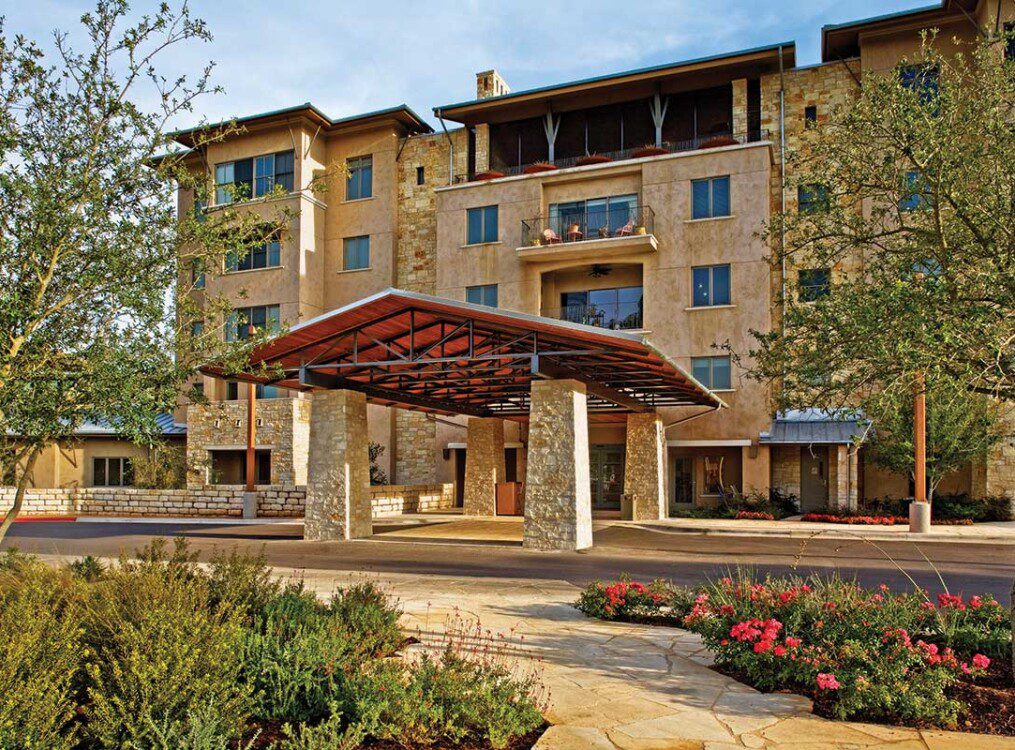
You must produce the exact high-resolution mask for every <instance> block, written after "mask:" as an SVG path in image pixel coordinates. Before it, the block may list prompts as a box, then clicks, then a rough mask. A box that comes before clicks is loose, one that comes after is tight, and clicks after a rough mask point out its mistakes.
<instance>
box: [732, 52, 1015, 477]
mask: <svg viewBox="0 0 1015 750" xmlns="http://www.w3.org/2000/svg"><path fill="white" fill-rule="evenodd" d="M935 41H936V40H935V37H934V35H933V34H928V35H925V36H924V39H923V43H922V45H921V48H920V50H919V53H918V54H917V55H916V56H915V57H914V58H913V59H910V60H904V61H902V62H901V63H900V64H899V66H898V67H897V68H896V69H895V70H894V71H893V72H892V73H891V74H889V75H883V74H873V73H868V74H865V75H864V78H863V80H862V84H861V87H860V89H859V91H858V94H857V97H856V99H855V101H854V102H852V103H851V104H850V105H848V106H846V107H843V108H841V109H840V110H839V111H837V112H834V113H833V114H832V116H831V118H830V121H829V122H828V123H827V124H822V125H820V126H816V127H811V128H808V129H807V130H806V131H805V132H804V133H803V135H802V137H801V145H800V147H799V148H797V149H796V150H795V151H794V152H792V153H790V154H788V164H789V167H788V168H787V174H789V175H792V178H791V179H789V192H790V194H798V195H800V196H803V198H804V199H806V200H805V201H804V202H802V204H801V205H800V206H799V207H798V208H797V209H795V210H792V211H787V212H785V213H783V214H780V215H777V216H775V217H774V219H773V220H772V221H771V222H770V225H769V226H768V227H766V236H767V238H768V240H769V241H770V244H771V245H772V246H773V247H774V248H775V252H774V254H773V257H772V262H773V264H774V267H775V268H776V269H781V268H786V269H787V273H786V285H785V293H784V295H783V296H782V298H781V299H780V300H779V301H780V303H781V312H782V315H781V319H782V325H781V326H776V327H775V328H774V330H772V331H768V332H759V331H753V332H752V333H753V334H754V337H755V342H756V346H754V347H753V348H752V350H751V351H750V352H749V356H748V357H745V358H743V362H742V364H743V365H744V366H745V368H746V369H747V370H748V374H749V375H750V376H751V377H754V378H756V379H759V380H762V381H765V382H769V383H771V384H772V385H773V394H774V400H775V401H776V402H777V406H778V407H779V408H794V407H796V408H799V407H818V408H824V409H826V410H829V411H836V410H839V409H843V408H845V409H849V408H856V407H860V408H861V409H862V411H863V412H864V413H865V415H866V416H867V417H868V418H870V419H871V420H872V422H873V429H874V431H875V433H876V434H877V435H878V436H879V438H878V456H879V458H880V460H881V461H882V462H884V463H885V464H886V465H888V466H890V468H894V469H896V470H899V471H904V472H905V473H911V471H912V467H913V465H914V460H913V456H912V442H911V441H912V438H911V431H912V405H911V402H912V398H913V393H914V389H915V388H917V387H918V383H919V378H920V375H921V374H922V375H923V376H924V377H925V378H926V382H927V383H929V384H932V387H933V391H932V392H931V393H930V395H929V397H928V410H929V429H930V432H931V438H930V453H929V462H930V464H929V468H930V471H931V472H932V475H933V476H934V477H935V479H933V480H932V481H933V484H934V485H935V486H936V484H937V482H939V481H940V478H941V476H942V475H943V474H944V473H947V471H948V470H949V469H950V468H954V467H956V466H957V465H958V464H960V463H962V462H963V461H965V460H969V459H971V458H974V457H978V456H982V455H984V453H985V452H986V448H988V447H989V446H990V445H993V444H994V443H995V442H996V441H997V439H998V434H999V428H998V423H997V419H998V412H999V409H998V406H997V404H996V403H993V404H992V403H990V400H991V399H993V400H996V401H998V402H1004V401H1010V400H1012V399H1015V223H1013V222H1012V216H1013V215H1015V129H1013V128H1012V126H1011V123H1012V122H1013V119H1015V62H1012V61H1010V60H1005V59H1004V56H1003V54H1002V47H1003V43H1004V39H1003V38H999V37H998V35H996V34H995V35H991V34H986V35H985V37H984V38H983V39H981V40H979V41H977V42H976V43H971V44H968V45H966V46H965V47H964V48H963V47H962V46H961V45H960V48H959V51H958V53H957V54H954V53H950V54H942V53H941V52H940V51H939V49H938V48H937V47H936V46H935ZM935 398H941V399H942V402H941V403H939V404H934V403H933V402H934V399H935ZM985 399H986V400H985Z"/></svg>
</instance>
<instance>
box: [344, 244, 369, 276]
mask: <svg viewBox="0 0 1015 750" xmlns="http://www.w3.org/2000/svg"><path fill="white" fill-rule="evenodd" d="M367 268H370V237H368V236H364V237H346V238H345V240H343V247H342V270H343V271H362V270H364V269H367Z"/></svg>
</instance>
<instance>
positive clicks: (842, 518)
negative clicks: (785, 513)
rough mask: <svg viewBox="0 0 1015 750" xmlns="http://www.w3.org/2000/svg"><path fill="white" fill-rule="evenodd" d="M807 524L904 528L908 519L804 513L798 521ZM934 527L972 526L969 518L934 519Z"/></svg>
mask: <svg viewBox="0 0 1015 750" xmlns="http://www.w3.org/2000/svg"><path fill="white" fill-rule="evenodd" d="M800 520H801V521H807V522H809V523H842V524H855V525H858V526H905V525H907V524H908V523H909V519H908V518H906V517H905V516H850V515H842V514H838V513H805V514H804V516H803V517H802V518H801V519H800ZM931 524H933V525H934V526H972V525H973V521H972V519H969V518H934V519H932V520H931Z"/></svg>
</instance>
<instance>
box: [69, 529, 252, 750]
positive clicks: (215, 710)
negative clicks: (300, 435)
mask: <svg viewBox="0 0 1015 750" xmlns="http://www.w3.org/2000/svg"><path fill="white" fill-rule="evenodd" d="M164 551H165V547H164V545H161V544H159V545H153V546H152V547H151V548H148V549H146V550H143V551H142V552H141V553H140V560H139V561H138V562H130V563H123V564H121V565H120V566H118V567H116V568H114V569H113V570H110V571H108V572H107V573H106V575H105V577H104V578H103V580H101V581H99V582H98V583H95V584H92V593H91V596H90V597H89V604H88V608H87V611H86V612H85V617H84V628H85V638H84V640H85V647H86V649H87V665H86V670H87V679H86V681H85V688H86V691H87V701H88V704H87V706H86V716H87V722H86V724H85V728H84V731H85V734H86V736H87V737H88V739H89V740H91V741H92V742H93V743H95V744H97V745H99V746H103V747H149V746H152V745H153V744H154V743H156V742H157V741H158V737H159V736H160V735H162V736H168V737H183V736H186V735H187V734H188V733H189V732H190V728H189V722H190V718H191V716H192V715H193V712H194V711H196V710H199V709H200V710H202V711H205V712H207V713H204V714H203V721H204V723H205V725H206V726H208V725H210V724H214V726H216V727H218V729H217V730H216V731H219V732H220V733H221V734H222V735H223V736H226V737H232V736H236V735H238V734H239V732H240V730H241V729H242V726H243V724H244V722H245V721H246V719H247V716H248V714H249V708H250V700H249V695H248V693H249V690H248V688H247V686H245V685H243V684H242V683H241V682H240V681H239V677H240V668H241V664H242V662H241V659H242V643H243V637H242V629H241V624H240V623H241V617H240V613H239V612H237V611H236V610H235V609H233V608H231V607H229V606H228V605H225V604H223V605H222V606H219V607H213V606H212V603H211V598H210V591H209V586H208V583H207V580H206V576H204V575H203V574H201V573H200V572H199V571H198V570H197V569H196V568H195V567H194V566H193V565H192V558H191V557H190V556H189V555H188V553H187V551H186V546H185V545H184V544H180V543H178V544H177V545H176V547H175V549H174V551H173V553H172V554H170V555H168V556H166V555H165V554H164Z"/></svg>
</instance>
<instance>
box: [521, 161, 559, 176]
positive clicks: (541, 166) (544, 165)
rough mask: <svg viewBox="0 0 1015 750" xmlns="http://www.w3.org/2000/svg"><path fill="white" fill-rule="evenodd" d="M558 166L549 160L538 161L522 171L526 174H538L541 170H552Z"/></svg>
mask: <svg viewBox="0 0 1015 750" xmlns="http://www.w3.org/2000/svg"><path fill="white" fill-rule="evenodd" d="M556 168H557V165H556V164H553V163H551V162H548V161H537V162H535V163H534V164H529V165H528V166H527V167H525V169H523V170H522V171H523V172H524V173H525V174H538V173H539V172H552V171H553V170H555V169H556Z"/></svg>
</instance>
